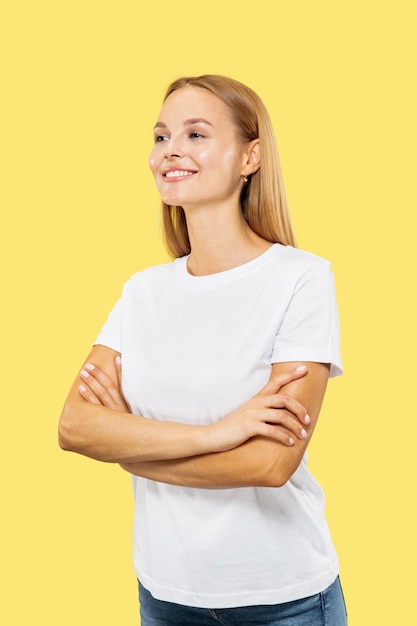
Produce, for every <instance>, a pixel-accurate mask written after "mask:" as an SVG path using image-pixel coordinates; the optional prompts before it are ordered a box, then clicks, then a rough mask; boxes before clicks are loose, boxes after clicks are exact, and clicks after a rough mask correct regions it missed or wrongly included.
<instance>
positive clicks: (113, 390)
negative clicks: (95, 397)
mask: <svg viewBox="0 0 417 626" xmlns="http://www.w3.org/2000/svg"><path fill="white" fill-rule="evenodd" d="M82 372H83V374H84V376H83V378H84V379H86V378H89V377H90V376H91V377H92V378H93V379H94V380H96V381H97V383H98V384H99V385H100V387H101V388H102V389H103V391H101V389H100V390H99V388H98V387H97V386H95V389H94V391H95V390H96V389H97V390H99V391H100V393H101V394H102V395H103V396H105V397H107V396H108V397H110V398H111V400H112V402H113V403H114V404H115V405H116V406H118V405H119V404H121V398H120V394H119V390H118V388H117V387H116V385H115V384H114V382H113V381H112V379H111V378H110V377H109V376H107V374H105V373H104V372H103V370H102V369H100V368H99V367H98V366H97V365H93V364H92V363H86V364H85V365H84V368H83V370H82ZM86 372H87V376H85V373H86ZM91 382H92V381H91ZM88 384H89V385H90V384H91V383H90V380H89V381H88ZM93 384H94V383H93ZM99 397H100V396H99Z"/></svg>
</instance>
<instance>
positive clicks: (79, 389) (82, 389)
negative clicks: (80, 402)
mask: <svg viewBox="0 0 417 626" xmlns="http://www.w3.org/2000/svg"><path fill="white" fill-rule="evenodd" d="M78 391H81V392H82V393H84V392H85V391H87V387H84V385H80V386H79V387H78Z"/></svg>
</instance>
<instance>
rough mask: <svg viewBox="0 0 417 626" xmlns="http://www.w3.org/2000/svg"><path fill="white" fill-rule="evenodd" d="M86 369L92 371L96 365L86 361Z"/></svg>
mask: <svg viewBox="0 0 417 626" xmlns="http://www.w3.org/2000/svg"><path fill="white" fill-rule="evenodd" d="M84 367H85V369H86V370H88V371H89V372H92V371H93V369H94V365H91V363H86V364H85V365H84Z"/></svg>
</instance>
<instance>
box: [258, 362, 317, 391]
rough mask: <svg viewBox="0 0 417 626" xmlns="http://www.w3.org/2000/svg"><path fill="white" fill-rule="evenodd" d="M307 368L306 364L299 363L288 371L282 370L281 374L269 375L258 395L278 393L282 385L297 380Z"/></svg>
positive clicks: (303, 374)
mask: <svg viewBox="0 0 417 626" xmlns="http://www.w3.org/2000/svg"><path fill="white" fill-rule="evenodd" d="M307 370H308V368H307V366H306V365H299V366H298V367H295V368H294V369H293V370H290V371H288V372H282V373H281V374H275V375H274V376H271V378H270V379H269V381H268V382H267V384H266V385H265V387H263V389H261V391H260V392H259V394H258V395H262V396H263V395H270V394H272V393H278V391H279V390H280V389H281V387H284V385H288V383H291V382H292V381H293V380H297V379H298V378H302V377H303V376H305V375H306V374H307Z"/></svg>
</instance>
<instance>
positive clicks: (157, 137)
mask: <svg viewBox="0 0 417 626" xmlns="http://www.w3.org/2000/svg"><path fill="white" fill-rule="evenodd" d="M161 141H168V137H167V136H166V135H155V136H154V142H155V143H160V142H161Z"/></svg>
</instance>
